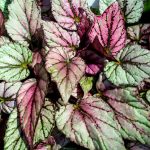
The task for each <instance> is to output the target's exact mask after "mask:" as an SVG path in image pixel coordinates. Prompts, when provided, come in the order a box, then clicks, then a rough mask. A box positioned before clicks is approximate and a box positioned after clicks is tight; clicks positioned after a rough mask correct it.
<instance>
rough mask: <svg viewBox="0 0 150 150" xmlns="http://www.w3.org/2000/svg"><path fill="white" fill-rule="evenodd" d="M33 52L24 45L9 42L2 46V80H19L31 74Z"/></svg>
mask: <svg viewBox="0 0 150 150" xmlns="http://www.w3.org/2000/svg"><path fill="white" fill-rule="evenodd" d="M31 62H32V53H31V51H30V50H29V49H28V48H27V47H24V46H23V45H20V44H18V43H8V44H5V45H2V46H1V47H0V80H6V81H10V82H12V81H19V80H22V79H25V78H27V77H28V76H29V74H30V72H29V69H28V65H29V64H30V63H31Z"/></svg>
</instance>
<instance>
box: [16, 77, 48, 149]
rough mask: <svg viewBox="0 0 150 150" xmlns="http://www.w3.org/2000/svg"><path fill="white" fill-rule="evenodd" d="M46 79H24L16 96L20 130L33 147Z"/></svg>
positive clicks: (45, 88)
mask: <svg viewBox="0 0 150 150" xmlns="http://www.w3.org/2000/svg"><path fill="white" fill-rule="evenodd" d="M46 82H47V81H44V80H42V79H39V81H36V80H35V79H28V80H26V81H25V82H24V83H23V85H22V86H21V88H20V90H19V92H18V97H17V108H18V112H19V120H20V125H21V128H22V131H23V132H24V135H25V137H26V139H27V141H28V143H29V146H30V148H32V147H33V140H34V135H35V129H36V126H37V123H38V118H39V115H40V112H41V108H42V106H43V104H44V101H45V94H46V92H47V83H46Z"/></svg>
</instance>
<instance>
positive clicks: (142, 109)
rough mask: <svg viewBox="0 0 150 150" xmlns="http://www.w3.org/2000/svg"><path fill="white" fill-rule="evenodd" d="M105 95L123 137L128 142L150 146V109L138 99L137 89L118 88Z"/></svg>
mask: <svg viewBox="0 0 150 150" xmlns="http://www.w3.org/2000/svg"><path fill="white" fill-rule="evenodd" d="M104 95H105V96H107V97H108V100H107V102H108V103H109V105H110V106H111V107H112V108H113V109H114V112H115V115H116V118H117V120H118V122H119V124H120V125H121V130H120V133H121V134H122V136H123V137H124V138H125V139H128V140H134V141H137V140H138V141H139V142H141V143H143V144H150V111H149V110H150V107H149V106H148V105H147V104H146V103H145V102H144V101H143V99H141V98H139V97H137V89H136V88H125V89H121V88H118V89H113V90H108V91H106V92H105V93H104ZM131 131H132V132H131Z"/></svg>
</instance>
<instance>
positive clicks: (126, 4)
mask: <svg viewBox="0 0 150 150" xmlns="http://www.w3.org/2000/svg"><path fill="white" fill-rule="evenodd" d="M117 1H118V3H119V5H120V7H121V8H122V11H123V13H124V16H125V19H126V22H127V23H135V22H138V21H139V19H140V18H141V16H142V12H143V9H144V4H143V3H144V0H132V1H131V0H117Z"/></svg>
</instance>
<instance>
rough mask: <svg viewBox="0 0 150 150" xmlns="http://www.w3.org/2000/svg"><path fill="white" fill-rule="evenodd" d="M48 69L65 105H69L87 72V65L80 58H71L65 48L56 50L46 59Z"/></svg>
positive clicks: (50, 52)
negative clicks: (71, 97) (77, 86)
mask: <svg viewBox="0 0 150 150" xmlns="http://www.w3.org/2000/svg"><path fill="white" fill-rule="evenodd" d="M46 69H47V71H48V72H49V73H50V74H51V76H52V80H54V81H55V82H56V83H57V87H58V89H59V92H60V94H61V96H62V99H63V101H64V103H67V102H68V100H69V98H70V95H71V94H72V92H73V91H74V89H75V87H76V85H77V84H78V82H79V81H80V79H81V77H82V76H83V75H84V72H85V64H84V62H83V60H82V59H81V58H80V57H74V58H70V56H69V55H68V53H67V52H66V49H65V48H54V49H51V51H49V53H48V55H47V57H46Z"/></svg>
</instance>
